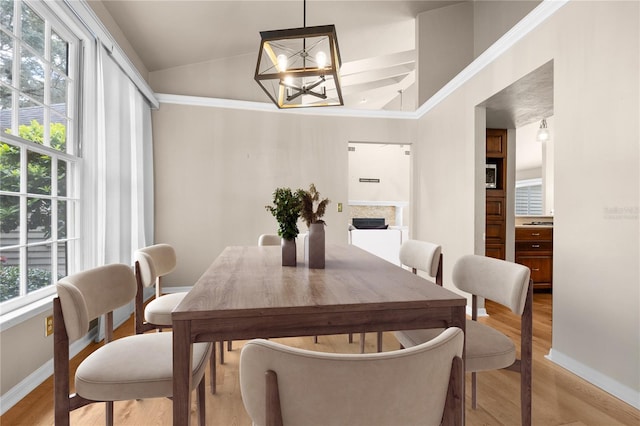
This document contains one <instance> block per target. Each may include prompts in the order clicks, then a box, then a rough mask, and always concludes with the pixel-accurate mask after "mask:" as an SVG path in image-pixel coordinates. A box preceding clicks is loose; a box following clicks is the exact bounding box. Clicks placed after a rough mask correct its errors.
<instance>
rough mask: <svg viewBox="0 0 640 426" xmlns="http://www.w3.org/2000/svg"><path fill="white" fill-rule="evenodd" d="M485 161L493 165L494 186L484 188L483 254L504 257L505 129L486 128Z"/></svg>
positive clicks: (498, 257)
mask: <svg viewBox="0 0 640 426" xmlns="http://www.w3.org/2000/svg"><path fill="white" fill-rule="evenodd" d="M486 163H487V165H491V166H493V167H495V187H492V188H489V187H488V186H487V188H486V210H485V211H486V214H485V247H484V251H485V256H488V257H495V258H496V259H504V258H505V236H506V199H505V194H506V183H507V131H506V130H505V129H487V135H486Z"/></svg>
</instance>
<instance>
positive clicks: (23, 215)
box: [0, 0, 87, 328]
mask: <svg viewBox="0 0 640 426" xmlns="http://www.w3.org/2000/svg"><path fill="white" fill-rule="evenodd" d="M17 3H19V4H20V5H17ZM23 4H24V5H27V6H28V7H29V8H31V9H32V10H33V11H34V12H35V13H36V14H38V16H39V17H40V18H42V19H43V21H44V35H43V36H44V44H45V47H44V53H43V56H42V57H41V58H40V59H41V60H42V61H43V63H45V70H44V73H45V79H44V80H45V81H44V89H43V90H44V93H43V99H42V102H38V105H39V106H41V107H42V108H43V120H42V121H43V123H40V124H42V125H43V126H44V129H43V139H44V140H43V143H42V144H39V143H36V142H33V141H29V140H25V139H22V138H20V137H19V136H17V135H18V129H19V125H20V123H19V118H20V108H19V106H20V105H19V103H20V97H21V96H23V93H24V92H23V91H22V90H21V89H22V88H21V76H20V72H21V70H20V66H21V64H20V62H21V58H22V51H23V49H24V48H25V47H24V45H26V43H25V42H23V40H22V39H21V36H22V35H21V23H20V21H21V15H20V13H17V12H19V11H20V10H21V7H22V5H23ZM13 5H14V18H13V25H14V26H13V28H12V29H11V31H12V32H11V34H10V35H11V37H12V38H13V52H12V55H13V56H12V61H13V65H12V79H11V85H10V86H7V84H6V83H5V84H3V87H5V88H7V87H8V89H9V90H11V93H13V95H12V101H11V114H12V120H11V131H12V134H5V133H4V132H0V140H1V141H2V142H3V143H7V144H9V145H12V146H15V147H17V148H18V149H19V150H20V188H19V189H18V191H17V192H13V191H0V195H9V196H16V197H19V203H20V225H19V226H18V232H19V242H18V244H17V245H16V244H13V245H10V246H9V245H7V246H5V247H2V251H9V250H12V251H14V250H16V249H17V250H19V253H20V254H19V259H20V260H19V267H20V285H19V292H20V295H19V296H16V297H14V298H11V299H9V300H6V301H4V302H0V314H1V315H2V320H0V326H2V328H4V325H5V319H7V318H8V319H10V320H14V321H15V317H16V315H20V314H22V313H24V312H29V311H30V310H32V308H33V309H34V310H38V309H39V308H41V306H42V304H43V303H45V304H47V305H48V302H49V301H50V299H51V298H52V296H53V295H54V294H55V293H56V288H55V284H56V282H57V279H58V278H57V277H58V270H57V269H58V252H57V248H58V245H59V244H66V250H67V251H66V263H65V267H66V274H70V273H73V272H75V271H77V270H78V269H79V265H78V260H79V252H80V246H79V245H80V232H79V231H80V223H81V216H80V196H79V194H80V182H81V180H80V164H81V158H80V156H79V153H80V146H81V143H80V142H81V141H80V135H81V131H80V130H81V126H80V121H81V118H82V117H81V108H80V107H81V102H80V95H81V93H82V91H81V89H82V85H83V84H84V82H83V81H82V80H83V68H84V66H85V65H84V64H83V58H82V50H83V41H84V40H86V36H87V35H86V33H85V32H84V31H82V30H81V29H80V27H78V26H77V25H75V28H74V29H70V28H69V26H68V25H67V24H66V23H65V22H64V21H63V18H65V16H64V15H61V14H60V13H59V11H54V10H52V9H51V8H49V7H48V6H47V5H46V4H45V3H44V2H34V1H31V0H16V1H14V2H13ZM0 31H4V30H0ZM4 33H5V34H7V33H6V32H4ZM54 33H55V34H56V35H57V36H58V37H61V38H62V39H64V41H65V42H66V43H68V52H67V58H66V60H67V70H66V71H67V72H66V75H65V80H66V82H65V84H66V85H67V91H66V102H65V106H66V113H65V115H64V119H65V123H66V125H65V131H66V141H65V152H63V151H60V150H57V149H54V148H52V147H51V146H50V145H51V138H50V134H49V130H50V125H51V123H52V122H53V121H52V120H51V117H52V111H51V110H52V108H53V105H54V104H53V103H52V97H51V84H50V82H51V73H52V70H53V71H55V69H54V65H53V64H52V61H53V57H52V55H51V49H52V48H51V37H52V35H53V34H54ZM28 50H29V52H30V53H31V54H32V53H34V51H33V49H30V48H29V49H28ZM47 58H49V60H47ZM30 98H31V99H33V98H32V97H30ZM53 114H55V113H53ZM28 153H37V154H43V155H46V156H48V157H49V158H50V159H51V189H50V191H49V192H48V193H47V194H34V193H29V192H28V189H29V188H28V187H27V185H26V181H27V155H28ZM59 161H64V162H65V163H66V174H67V191H66V194H64V195H60V194H59V192H58V163H59ZM30 198H38V199H44V200H50V202H51V206H50V209H51V235H50V237H49V238H47V239H46V240H42V241H37V242H29V241H28V238H27V226H28V225H27V209H26V203H27V200H28V199H30ZM59 201H63V202H67V210H66V213H67V221H66V236H65V237H64V238H60V236H59V235H57V226H56V224H57V215H58V211H59V210H58V202H59ZM42 245H47V246H50V247H51V255H50V263H49V267H50V269H51V274H52V278H51V284H50V285H48V286H45V287H43V288H40V289H37V290H34V291H31V292H29V291H28V288H27V284H28V279H27V274H28V270H29V266H28V258H27V251H28V249H29V248H31V247H36V246H42ZM0 253H1V252H0Z"/></svg>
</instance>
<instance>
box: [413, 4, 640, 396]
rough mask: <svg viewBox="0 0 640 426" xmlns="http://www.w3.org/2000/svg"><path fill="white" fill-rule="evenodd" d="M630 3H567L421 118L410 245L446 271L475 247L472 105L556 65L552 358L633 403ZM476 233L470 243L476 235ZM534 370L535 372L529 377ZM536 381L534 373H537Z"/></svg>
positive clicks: (633, 40) (638, 325)
mask: <svg viewBox="0 0 640 426" xmlns="http://www.w3.org/2000/svg"><path fill="white" fill-rule="evenodd" d="M639 6H640V4H639V3H638V2H570V3H568V4H567V5H566V6H564V7H563V8H562V9H561V10H560V11H558V12H557V13H556V14H555V15H554V16H553V17H551V18H550V19H549V20H548V21H547V22H545V23H543V24H542V25H540V26H539V27H538V28H537V29H535V30H534V31H533V32H532V33H530V34H529V35H528V36H526V37H525V38H523V39H522V40H520V41H519V42H518V43H517V45H515V46H514V47H513V48H511V49H509V50H508V51H506V52H505V53H504V54H503V55H502V56H501V57H499V58H498V59H497V60H496V61H494V62H493V63H492V64H491V66H489V67H488V68H486V69H484V70H483V71H482V72H480V73H479V74H478V75H477V76H476V77H474V78H473V79H472V80H471V81H469V82H468V83H467V84H465V85H464V86H463V87H462V88H460V89H458V90H457V91H455V92H454V93H453V94H452V95H451V96H449V97H447V98H446V99H445V100H444V101H443V102H441V103H440V104H438V105H437V106H436V107H435V108H433V109H432V110H430V111H429V112H428V113H427V114H426V115H425V116H424V117H423V118H422V119H421V120H420V123H419V128H418V135H419V139H418V141H417V143H416V145H415V149H414V151H413V152H414V155H415V159H414V161H415V164H416V165H422V164H424V165H428V167H420V166H416V168H415V176H414V182H415V183H416V188H415V191H414V200H415V211H418V212H420V214H419V215H416V216H414V217H415V218H416V220H415V221H414V223H415V225H416V226H415V230H416V232H417V234H414V235H415V236H416V237H417V238H422V239H427V240H432V241H441V242H442V243H443V251H444V253H445V284H446V283H447V282H450V271H451V265H453V263H454V262H455V260H456V259H457V258H458V257H460V256H461V255H463V254H467V253H471V252H473V251H474V250H478V247H479V246H480V244H481V242H480V241H478V238H477V237H478V235H481V230H480V229H479V227H480V226H483V224H482V225H481V221H479V220H478V219H477V218H478V217H484V207H483V203H484V189H483V188H482V186H481V185H478V184H477V183H475V182H474V179H477V172H476V171H477V170H478V168H481V167H483V166H484V159H483V156H481V155H479V154H480V152H483V150H484V145H483V144H482V140H483V138H480V137H479V136H478V135H477V131H479V129H478V127H479V126H478V121H480V122H482V118H481V117H480V119H479V118H478V117H476V108H475V107H476V105H478V104H479V103H481V102H482V101H484V100H485V99H487V98H489V97H490V96H492V95H493V94H495V93H497V92H499V91H500V90H502V89H503V88H504V87H506V86H508V85H509V84H511V83H513V82H515V81H517V80H518V79H519V78H521V77H522V76H524V75H526V74H527V73H529V72H531V71H533V70H535V69H536V68H538V67H539V66H541V65H542V64H544V63H546V62H548V61H549V60H551V59H553V60H554V119H555V120H554V121H555V130H554V132H555V139H556V144H555V151H554V157H555V158H554V163H555V170H554V175H555V176H554V177H555V179H554V181H555V185H554V187H555V229H554V265H553V267H554V290H553V291H554V297H553V352H552V356H551V358H552V359H553V360H554V361H555V362H558V363H560V364H562V365H564V366H565V367H567V368H569V369H571V370H573V371H575V372H577V373H578V374H580V375H581V376H583V377H585V378H587V379H588V380H590V381H592V382H594V383H596V384H598V385H600V386H602V387H604V388H605V389H606V390H608V391H610V392H612V393H614V394H616V395H617V396H618V397H620V398H623V399H624V400H626V401H627V402H630V403H635V404H636V406H640V404H639V403H638V402H639V401H640V366H639V363H638V360H639V359H640V339H638V336H640V317H639V312H640V292H639V289H640V285H639V283H640V274H639V272H640V271H639V267H638V263H639V259H640V250H639V226H638V202H639V192H640V190H639V175H638V170H639V169H640V161H639V153H638V151H639V150H638V148H639V146H638V145H639V144H638V140H640V132H639V129H638V127H639V120H638V117H640V109H639V89H640V87H639V83H638V75H639V71H640V70H639V66H638V62H639V52H640V45H639V40H640V34H639V27H640V25H639ZM474 235H475V236H476V239H475V240H474V238H473V236H474ZM534 375H535V372H534ZM534 377H535V376H534Z"/></svg>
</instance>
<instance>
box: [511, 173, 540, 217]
mask: <svg viewBox="0 0 640 426" xmlns="http://www.w3.org/2000/svg"><path fill="white" fill-rule="evenodd" d="M541 214H543V211H542V179H541V178H537V179H527V180H519V181H517V182H516V215H519V216H531V215H541Z"/></svg>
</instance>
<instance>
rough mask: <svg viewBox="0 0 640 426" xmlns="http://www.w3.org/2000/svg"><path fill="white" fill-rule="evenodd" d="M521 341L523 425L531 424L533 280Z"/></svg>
mask: <svg viewBox="0 0 640 426" xmlns="http://www.w3.org/2000/svg"><path fill="white" fill-rule="evenodd" d="M520 336H521V343H520V410H521V421H522V426H531V378H532V371H531V370H532V368H533V347H532V346H533V281H529V289H528V292H527V299H526V302H525V307H524V311H523V313H522V319H521V330H520Z"/></svg>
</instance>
